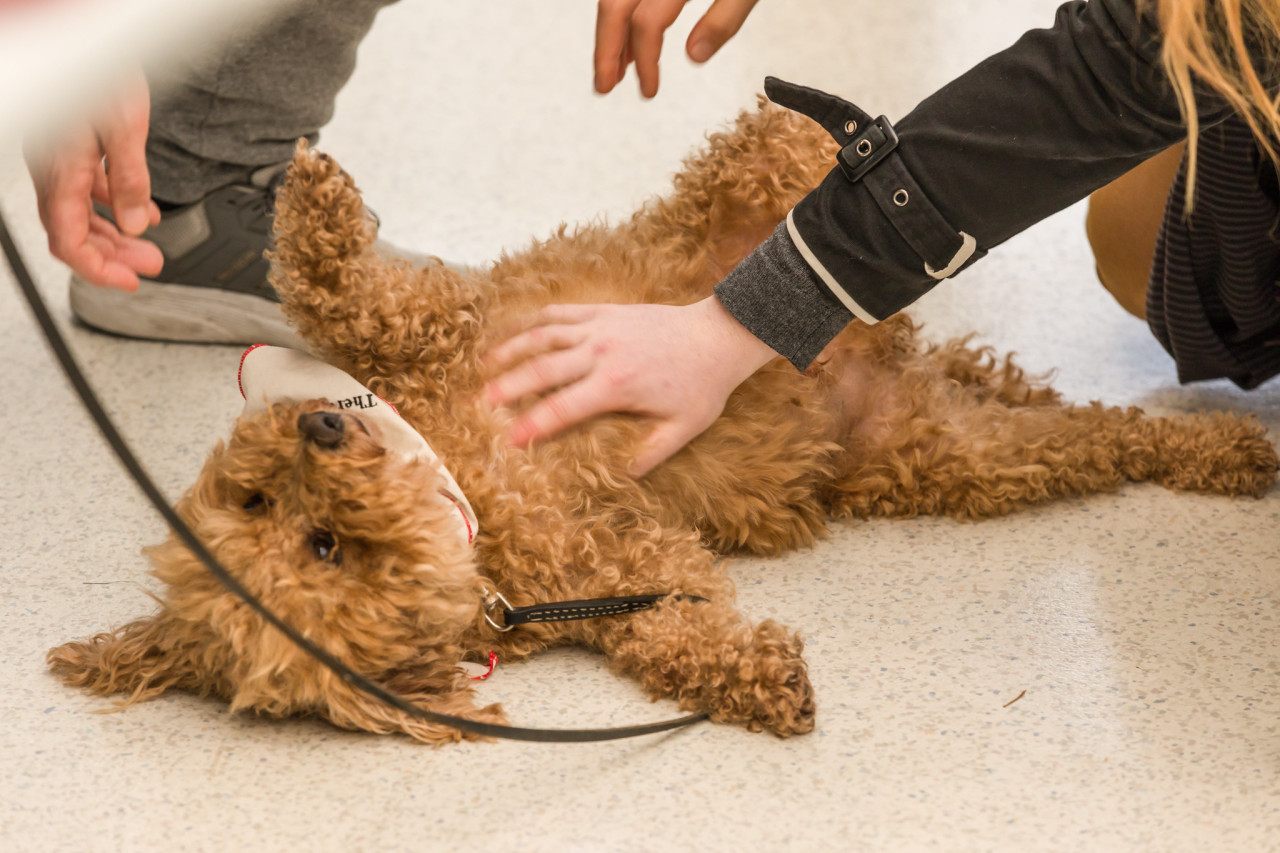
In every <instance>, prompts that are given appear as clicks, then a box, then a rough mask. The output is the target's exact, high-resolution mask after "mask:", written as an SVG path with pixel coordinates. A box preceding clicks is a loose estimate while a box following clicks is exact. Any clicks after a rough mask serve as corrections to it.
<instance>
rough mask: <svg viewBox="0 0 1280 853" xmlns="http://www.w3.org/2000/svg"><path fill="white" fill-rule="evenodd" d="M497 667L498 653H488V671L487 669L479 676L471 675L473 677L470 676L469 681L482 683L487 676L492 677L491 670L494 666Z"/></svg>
mask: <svg viewBox="0 0 1280 853" xmlns="http://www.w3.org/2000/svg"><path fill="white" fill-rule="evenodd" d="M497 665H498V653H497V652H489V669H488V670H486V671H485V672H482V673H481V674H480V675H473V676H471V680H472V681H484V680H485V679H486V678H488V677H489V676H491V675H493V668H494V667H495V666H497Z"/></svg>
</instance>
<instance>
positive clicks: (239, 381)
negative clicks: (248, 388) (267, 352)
mask: <svg viewBox="0 0 1280 853" xmlns="http://www.w3.org/2000/svg"><path fill="white" fill-rule="evenodd" d="M265 346H270V345H269V344H254V345H253V346H251V347H249V348H248V349H247V350H245V351H244V352H243V353H241V354H240V367H239V368H237V370H236V387H237V388H239V389H240V396H241V398H243V399H248V398H247V397H245V396H244V360H245V359H246V358H248V357H249V353H251V352H253V351H254V350H256V349H258V348H259V347H265Z"/></svg>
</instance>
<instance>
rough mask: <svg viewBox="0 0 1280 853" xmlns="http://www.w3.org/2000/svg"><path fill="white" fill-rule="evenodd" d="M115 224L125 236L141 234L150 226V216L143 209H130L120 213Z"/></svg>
mask: <svg viewBox="0 0 1280 853" xmlns="http://www.w3.org/2000/svg"><path fill="white" fill-rule="evenodd" d="M117 224H118V225H119V226H120V229H121V230H122V231H124V232H125V233H126V234H135V235H136V234H141V233H142V232H143V231H146V230H147V226H148V225H150V224H151V214H150V213H149V212H148V211H147V209H146V208H145V207H130V208H128V209H127V210H122V211H121V212H120V219H119V221H118V222H117Z"/></svg>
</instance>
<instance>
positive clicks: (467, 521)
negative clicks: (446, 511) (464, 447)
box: [379, 398, 476, 545]
mask: <svg viewBox="0 0 1280 853" xmlns="http://www.w3.org/2000/svg"><path fill="white" fill-rule="evenodd" d="M379 399H381V398H379ZM387 405H390V403H388V404H387ZM440 494H442V495H444V496H445V497H446V498H448V499H449V500H450V501H451V502H452V503H453V508H454V509H456V510H457V511H458V515H460V516H462V523H463V524H465V525H466V527H467V544H468V545H470V544H471V543H472V542H474V541H475V538H476V533H475V531H474V530H472V529H471V519H469V518H467V511H466V510H465V509H463V508H462V504H460V503H458V499H457V498H455V497H454V496H453V495H451V494H449V493H448V492H446V491H445V490H444V489H441V490H440Z"/></svg>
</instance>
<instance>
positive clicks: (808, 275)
mask: <svg viewBox="0 0 1280 853" xmlns="http://www.w3.org/2000/svg"><path fill="white" fill-rule="evenodd" d="M716 296H717V297H718V298H719V299H720V302H721V304H723V305H724V307H725V308H726V309H727V310H728V311H729V313H730V314H732V315H733V316H734V317H735V318H737V320H738V322H739V323H741V324H742V325H744V326H746V327H747V330H748V331H750V332H751V333H752V334H753V335H755V336H756V337H757V338H759V339H760V340H762V341H764V342H765V343H766V344H768V345H769V346H770V347H772V348H773V349H774V351H775V352H777V353H779V354H780V355H782V356H785V357H786V359H787V361H790V362H791V363H792V364H794V365H795V366H796V368H797V369H799V370H804V369H805V368H806V367H808V366H809V363H810V362H812V361H813V360H814V359H815V358H817V356H818V353H820V352H822V349H823V347H825V346H826V345H827V344H828V343H830V342H831V340H832V339H833V338H834V337H835V336H836V335H838V334H840V332H841V330H843V329H844V327H845V326H847V325H849V323H850V321H852V320H853V314H851V313H850V312H849V310H848V309H847V308H845V307H844V306H843V305H841V304H840V302H839V301H838V300H837V299H836V298H835V297H834V296H832V295H831V291H830V290H828V289H827V288H826V286H825V285H823V284H822V282H821V280H820V279H819V278H818V276H817V275H816V274H815V273H814V272H813V270H812V269H810V267H809V265H808V264H806V263H805V261H804V258H802V257H801V256H800V252H799V251H798V250H797V249H796V247H795V244H794V243H792V242H791V237H790V235H788V234H787V225H786V223H785V222H783V223H782V224H780V225H779V226H778V227H777V229H776V230H775V231H774V232H773V235H772V236H770V237H769V239H767V240H765V241H764V242H763V243H761V244H760V246H759V247H757V248H756V250H755V251H754V252H752V253H751V254H750V255H748V256H747V257H746V258H745V259H743V261H742V263H740V264H738V266H736V267H734V269H733V271H732V272H730V273H729V275H728V276H726V277H725V279H724V281H722V282H720V283H719V284H718V285H716Z"/></svg>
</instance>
